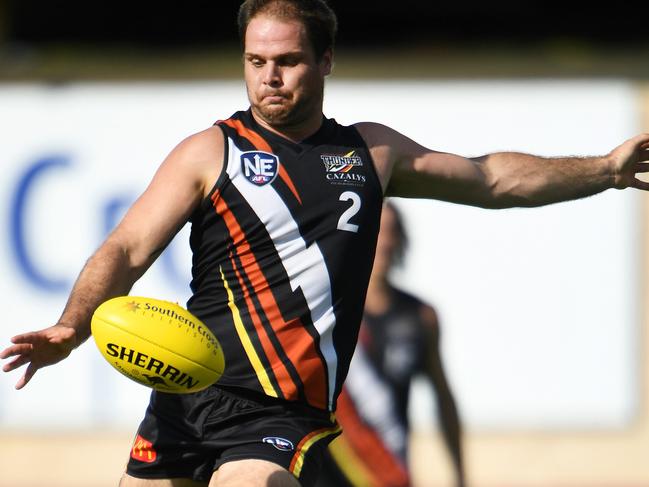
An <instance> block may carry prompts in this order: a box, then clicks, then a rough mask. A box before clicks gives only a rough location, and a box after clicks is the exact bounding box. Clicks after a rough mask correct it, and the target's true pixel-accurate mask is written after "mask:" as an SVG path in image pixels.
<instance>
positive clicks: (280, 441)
mask: <svg viewBox="0 0 649 487" xmlns="http://www.w3.org/2000/svg"><path fill="white" fill-rule="evenodd" d="M261 441H263V442H264V443H269V444H271V445H273V446H274V447H275V448H277V449H278V450H281V451H292V450H294V449H295V447H294V446H293V443H291V442H290V441H288V440H287V439H285V438H280V437H278V436H267V437H266V438H264V439H263V440H261Z"/></svg>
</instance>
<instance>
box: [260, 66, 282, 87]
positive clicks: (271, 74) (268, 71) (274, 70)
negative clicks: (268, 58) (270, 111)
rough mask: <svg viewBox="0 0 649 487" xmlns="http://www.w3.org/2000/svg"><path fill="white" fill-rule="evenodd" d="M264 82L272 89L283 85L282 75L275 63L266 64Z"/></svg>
mask: <svg viewBox="0 0 649 487" xmlns="http://www.w3.org/2000/svg"><path fill="white" fill-rule="evenodd" d="M263 82H264V84H266V85H268V86H272V87H277V86H281V85H282V73H281V70H280V69H279V66H277V64H275V63H273V62H269V63H266V66H264V73H263Z"/></svg>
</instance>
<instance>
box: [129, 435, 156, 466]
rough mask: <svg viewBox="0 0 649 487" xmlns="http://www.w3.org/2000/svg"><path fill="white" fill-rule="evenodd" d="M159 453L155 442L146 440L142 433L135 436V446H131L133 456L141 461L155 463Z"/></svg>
mask: <svg viewBox="0 0 649 487" xmlns="http://www.w3.org/2000/svg"><path fill="white" fill-rule="evenodd" d="M157 456H158V454H157V453H156V451H155V450H154V449H153V443H151V442H150V441H147V440H145V439H144V438H142V437H141V436H140V435H137V436H136V437H135V441H134V442H133V448H131V458H132V459H133V460H137V461H139V462H145V463H153V462H155V459H156V457H157Z"/></svg>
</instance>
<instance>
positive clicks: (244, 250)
mask: <svg viewBox="0 0 649 487" xmlns="http://www.w3.org/2000/svg"><path fill="white" fill-rule="evenodd" d="M212 202H213V204H214V208H215V209H216V212H217V213H218V214H219V215H220V216H221V217H222V218H223V221H224V222H225V225H226V226H227V227H228V231H229V233H230V237H231V238H232V241H233V242H234V245H235V248H236V253H237V255H238V256H239V259H240V261H241V263H242V265H243V272H244V273H245V274H246V276H247V277H248V280H249V281H250V283H251V284H252V287H253V289H254V292H255V294H256V296H257V298H258V300H259V302H260V304H261V306H262V308H263V310H264V314H265V315H266V318H267V319H268V322H269V323H270V325H271V327H272V329H273V331H274V332H275V336H276V337H277V340H278V341H279V343H280V344H281V346H282V348H283V349H284V352H285V353H286V356H287V357H288V359H289V360H290V361H291V363H293V365H294V366H295V369H296V370H297V373H298V375H299V376H300V379H301V380H302V383H303V384H305V386H306V387H305V395H306V399H307V401H308V402H309V403H310V404H311V405H313V406H315V407H318V408H321V409H327V405H328V398H327V387H328V386H327V379H326V372H325V368H324V364H323V361H322V359H321V358H320V355H319V354H318V351H317V348H316V344H315V342H314V341H313V338H312V337H311V335H310V334H309V332H308V331H307V330H306V329H305V328H304V325H303V324H302V322H301V321H300V319H299V318H294V319H292V320H289V321H288V322H287V321H285V320H284V317H283V316H282V312H281V310H280V309H279V305H278V304H277V301H276V300H275V297H274V295H273V292H272V290H271V288H270V285H269V284H268V281H266V278H265V276H264V274H263V272H262V270H261V267H260V266H259V263H258V262H257V259H256V258H255V256H254V254H253V253H252V251H251V249H250V244H249V243H248V241H247V239H246V235H245V232H244V231H243V229H242V228H241V226H240V225H239V222H238V221H237V219H236V217H235V216H234V214H233V213H232V211H231V210H230V208H229V207H228V205H227V204H226V203H225V201H223V199H222V198H220V192H219V191H218V190H217V191H215V192H214V195H213V196H212ZM268 358H269V360H270V361H271V367H272V368H273V370H274V371H278V370H279V371H281V370H282V367H283V364H282V363H281V361H279V358H277V360H278V361H273V360H271V357H268ZM281 377H282V375H281V374H280V376H278V382H282V381H280V378H281ZM288 379H290V378H288ZM288 379H286V380H284V381H283V382H282V384H283V386H286V387H287V380H288ZM292 386H293V387H295V384H292ZM287 389H288V387H287ZM282 390H284V387H282ZM293 390H295V391H296V389H293ZM286 399H292V400H295V399H298V397H297V395H296V394H295V393H293V394H291V395H288V396H287V397H286Z"/></svg>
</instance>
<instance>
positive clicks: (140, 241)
mask: <svg viewBox="0 0 649 487" xmlns="http://www.w3.org/2000/svg"><path fill="white" fill-rule="evenodd" d="M222 160H223V134H222V132H221V130H220V129H219V128H216V127H213V128H210V129H208V130H206V131H204V132H201V133H199V134H196V135H194V136H192V137H189V138H188V139H186V140H184V141H183V142H181V143H180V144H179V145H178V146H177V147H176V148H175V149H174V150H173V151H172V152H171V154H169V156H168V157H167V158H166V159H165V161H164V162H163V163H162V164H161V166H160V168H159V169H158V171H157V172H156V174H155V176H154V177H153V179H152V181H151V183H150V184H149V186H148V188H147V189H146V190H145V192H144V193H143V194H142V195H141V196H140V197H139V198H138V200H137V201H136V202H135V203H134V204H133V206H132V207H131V208H130V209H129V210H128V212H127V213H126V215H125V217H124V219H123V220H122V221H121V222H120V224H119V225H118V226H117V228H116V229H115V230H114V231H113V232H112V233H111V234H110V235H109V236H108V238H107V239H106V241H105V242H104V243H103V244H102V245H101V246H100V247H99V249H98V250H97V251H96V252H95V254H94V255H93V256H92V257H91V258H90V259H89V260H88V262H87V263H86V265H85V266H84V268H83V270H82V271H81V273H80V274H79V277H78V278H77V281H76V283H75V285H74V287H73V289H72V292H71V293H70V297H69V298H68V302H67V304H66V306H65V309H64V311H63V314H62V315H61V317H60V318H59V321H58V323H57V324H56V325H54V326H51V327H48V328H45V329H43V330H40V331H34V332H29V333H24V334H21V335H17V336H15V337H13V338H12V339H11V342H12V345H11V346H9V347H7V348H6V349H4V350H2V351H1V352H0V359H8V358H10V357H13V359H12V360H11V361H10V362H8V363H6V364H5V365H4V366H3V371H5V372H9V371H11V370H14V369H16V368H18V367H21V366H23V365H25V364H28V365H27V369H26V370H25V373H24V374H23V376H22V377H21V378H20V379H19V380H18V382H17V383H16V388H17V389H21V388H22V387H24V386H25V385H26V384H27V383H28V382H29V381H30V380H31V378H32V377H33V376H34V374H35V373H36V371H37V370H38V369H40V368H42V367H45V366H47V365H52V364H55V363H57V362H60V361H61V360H63V359H65V358H66V357H67V356H68V355H69V354H70V353H71V352H72V350H73V349H74V348H76V347H78V346H79V345H81V343H83V342H84V341H85V340H86V339H87V338H88V337H89V336H90V320H91V317H92V314H93V312H94V310H95V309H96V308H97V307H98V306H99V305H100V304H101V303H102V302H104V301H106V300H107V299H109V298H112V297H115V296H120V295H124V294H128V292H129V290H130V289H131V287H132V286H133V284H134V283H135V281H137V280H138V279H139V278H140V277H141V276H142V274H143V273H144V272H145V271H146V270H147V269H148V268H149V266H150V265H151V264H152V263H153V262H154V260H155V259H156V258H157V256H158V255H160V253H161V252H162V250H163V249H164V248H165V247H166V245H167V244H168V243H169V242H170V241H171V239H172V238H173V236H174V235H175V234H176V233H177V232H178V230H179V229H180V228H182V226H183V225H184V224H185V222H186V221H187V220H188V218H189V216H190V215H191V213H192V212H193V211H194V209H195V208H196V205H198V204H199V203H200V201H201V200H202V199H203V198H204V197H205V196H207V193H208V192H209V191H210V190H211V188H212V185H213V184H214V182H215V181H216V179H217V177H218V174H219V173H220V171H221V167H222V163H221V162H220V161H222Z"/></svg>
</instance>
